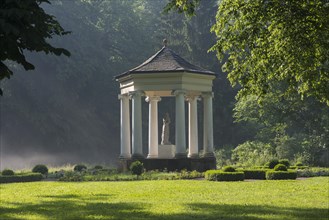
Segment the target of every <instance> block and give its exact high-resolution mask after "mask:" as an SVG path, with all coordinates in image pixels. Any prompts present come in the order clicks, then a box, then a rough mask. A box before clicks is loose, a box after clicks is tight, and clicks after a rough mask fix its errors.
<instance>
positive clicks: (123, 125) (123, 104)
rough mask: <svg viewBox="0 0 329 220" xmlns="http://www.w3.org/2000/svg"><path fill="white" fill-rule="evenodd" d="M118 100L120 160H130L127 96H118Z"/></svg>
mask: <svg viewBox="0 0 329 220" xmlns="http://www.w3.org/2000/svg"><path fill="white" fill-rule="evenodd" d="M118 98H119V99H120V108H121V110H120V129H121V132H120V141H121V142H120V144H121V152H120V158H121V159H124V158H130V157H131V150H130V147H131V146H130V115H129V96H128V94H121V95H119V96H118Z"/></svg>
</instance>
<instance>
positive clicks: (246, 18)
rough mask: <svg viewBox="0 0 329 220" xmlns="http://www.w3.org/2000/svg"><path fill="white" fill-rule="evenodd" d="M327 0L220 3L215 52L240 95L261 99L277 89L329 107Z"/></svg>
mask: <svg viewBox="0 0 329 220" xmlns="http://www.w3.org/2000/svg"><path fill="white" fill-rule="evenodd" d="M328 11H329V1H328V0H322V1H316V0H289V1H282V0H266V1H264V0H252V1H251V0H250V1H241V0H222V1H221V2H220V5H219V9H218V12H217V16H216V24H215V25H214V26H213V27H212V31H213V32H215V34H216V36H217V43H216V44H215V45H214V46H213V47H212V50H216V51H217V55H218V58H219V59H224V60H225V63H224V65H223V70H224V71H227V72H228V73H229V74H228V78H229V80H230V82H231V84H232V85H236V84H239V85H240V86H241V87H242V88H241V90H240V92H239V94H238V95H239V96H246V95H248V94H254V95H257V96H258V97H260V98H262V97H263V95H264V94H266V93H267V92H268V91H271V90H273V89H274V88H275V87H276V86H277V85H278V84H280V86H282V85H283V86H284V87H283V88H282V94H281V95H287V94H290V93H292V92H295V91H297V92H298V93H299V94H300V96H301V98H303V97H304V96H314V97H316V98H317V99H318V100H320V101H322V102H326V103H327V105H329V13H328Z"/></svg>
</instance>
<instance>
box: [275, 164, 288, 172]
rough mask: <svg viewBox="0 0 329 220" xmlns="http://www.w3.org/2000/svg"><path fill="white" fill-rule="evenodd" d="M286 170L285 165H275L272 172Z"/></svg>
mask: <svg viewBox="0 0 329 220" xmlns="http://www.w3.org/2000/svg"><path fill="white" fill-rule="evenodd" d="M287 170H288V169H287V167H286V165H284V164H280V163H279V164H277V165H275V167H274V171H287Z"/></svg>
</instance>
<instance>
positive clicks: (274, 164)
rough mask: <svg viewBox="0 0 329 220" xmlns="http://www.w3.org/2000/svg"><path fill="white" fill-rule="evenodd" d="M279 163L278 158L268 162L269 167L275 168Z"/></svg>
mask: <svg viewBox="0 0 329 220" xmlns="http://www.w3.org/2000/svg"><path fill="white" fill-rule="evenodd" d="M277 164H279V160H278V159H272V160H270V162H269V164H268V168H270V169H273V168H274V167H275V166H276V165H277Z"/></svg>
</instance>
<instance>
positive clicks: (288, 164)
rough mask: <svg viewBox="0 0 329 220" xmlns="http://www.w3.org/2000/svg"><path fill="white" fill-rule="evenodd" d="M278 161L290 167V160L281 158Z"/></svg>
mask: <svg viewBox="0 0 329 220" xmlns="http://www.w3.org/2000/svg"><path fill="white" fill-rule="evenodd" d="M279 163H281V164H284V165H285V166H286V167H287V168H289V167H290V162H289V160H288V159H281V160H279Z"/></svg>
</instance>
